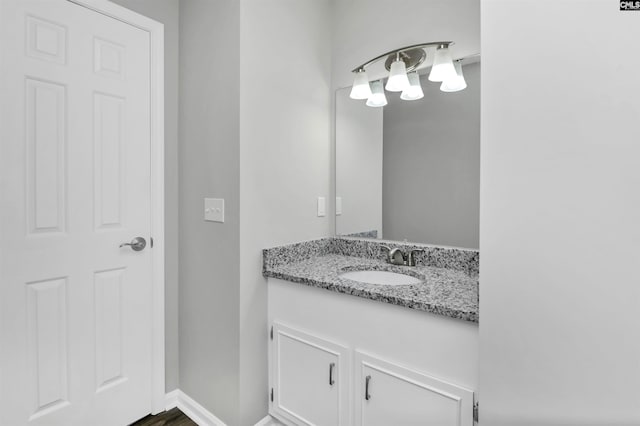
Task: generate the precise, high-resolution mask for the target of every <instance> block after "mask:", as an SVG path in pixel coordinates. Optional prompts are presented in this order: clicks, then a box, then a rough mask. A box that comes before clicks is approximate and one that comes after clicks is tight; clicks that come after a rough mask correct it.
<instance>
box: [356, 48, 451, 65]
mask: <svg viewBox="0 0 640 426" xmlns="http://www.w3.org/2000/svg"><path fill="white" fill-rule="evenodd" d="M453 44H454V43H453V42H452V41H433V42H429V43H418V44H412V45H411V46H405V47H401V48H400V49H394V50H390V51H389V52H387V53H383V54H382V55H379V56H376V57H375V58H373V59H371V60H369V61H367V62H365V63H364V64H362V65H360V66H359V67H356V68H354V69H353V70H351V72H358V71H363V70H364V69H365V68H366V67H368V66H369V65H371V64H373V63H375V62H378V61H379V60H381V59H383V58H387V57H388V56H389V55H394V54H400V53H402V52H405V51H407V50H412V49H418V48H425V47H439V46H445V47H449V46H452V45H453Z"/></svg>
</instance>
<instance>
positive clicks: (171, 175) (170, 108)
mask: <svg viewBox="0 0 640 426" xmlns="http://www.w3.org/2000/svg"><path fill="white" fill-rule="evenodd" d="M112 1H113V2H114V3H118V4H120V5H122V6H124V7H126V8H128V9H131V10H134V11H136V12H138V13H140V14H142V15H145V16H148V17H149V18H152V19H155V20H156V21H158V22H162V23H163V24H164V32H165V33H164V37H165V38H164V43H165V49H164V55H165V67H164V73H165V75H164V78H165V85H164V96H165V122H164V123H165V126H164V127H165V129H164V131H165V150H164V154H165V173H164V177H165V230H164V232H165V362H166V383H165V386H166V390H167V392H168V391H171V390H173V389H176V388H177V387H178V383H179V382H178V216H179V214H178V213H179V212H178V39H179V34H178V33H179V25H178V20H179V18H178V16H179V11H178V0H112Z"/></svg>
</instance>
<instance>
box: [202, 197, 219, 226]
mask: <svg viewBox="0 0 640 426" xmlns="http://www.w3.org/2000/svg"><path fill="white" fill-rule="evenodd" d="M204 220H206V221H208V222H224V199H223V198H205V199H204Z"/></svg>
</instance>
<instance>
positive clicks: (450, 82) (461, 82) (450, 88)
mask: <svg viewBox="0 0 640 426" xmlns="http://www.w3.org/2000/svg"><path fill="white" fill-rule="evenodd" d="M454 67H455V70H456V75H455V77H452V78H449V79H447V80H445V81H443V82H442V85H440V90H442V91H443V92H459V91H460V90H464V89H466V88H467V82H466V80H465V79H464V74H462V63H461V61H456V62H455V63H454Z"/></svg>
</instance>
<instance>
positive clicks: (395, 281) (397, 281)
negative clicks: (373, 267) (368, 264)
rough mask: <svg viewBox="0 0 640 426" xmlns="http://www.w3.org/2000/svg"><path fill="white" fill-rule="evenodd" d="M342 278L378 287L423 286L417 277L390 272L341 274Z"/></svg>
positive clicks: (351, 272)
mask: <svg viewBox="0 0 640 426" xmlns="http://www.w3.org/2000/svg"><path fill="white" fill-rule="evenodd" d="M340 278H345V279H347V280H351V281H358V282H361V283H366V284H378V285H411V284H421V283H422V281H420V280H419V279H418V278H416V277H412V276H411V275H405V274H398V273H396V272H389V271H350V272H345V273H343V274H340Z"/></svg>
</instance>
